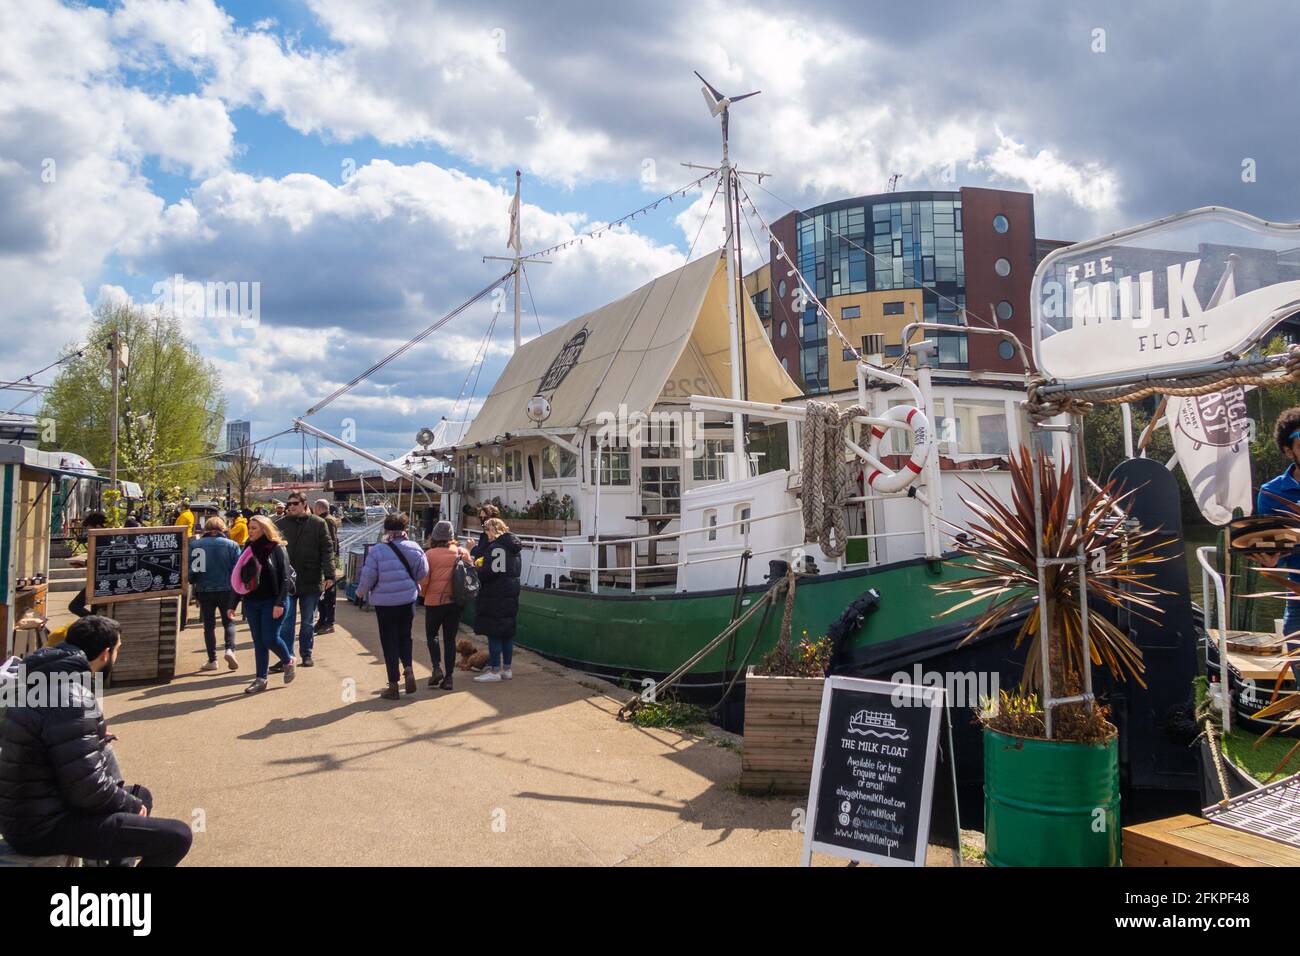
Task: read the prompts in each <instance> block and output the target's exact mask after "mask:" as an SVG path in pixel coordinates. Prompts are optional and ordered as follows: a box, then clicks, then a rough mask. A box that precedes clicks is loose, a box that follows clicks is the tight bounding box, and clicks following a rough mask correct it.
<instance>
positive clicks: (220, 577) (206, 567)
mask: <svg viewBox="0 0 1300 956" xmlns="http://www.w3.org/2000/svg"><path fill="white" fill-rule="evenodd" d="M239 554H240V547H239V545H237V544H235V542H233V541H231V540H230V539H229V538H227V537H226V523H225V522H224V521H222V520H221V519H220V518H218V517H215V516H213V517H211V518H209V519H208V520H207V521H206V522H205V523H204V525H203V537H201V538H199V539H198V540H197V541H194V542H193V543H192V544H191V545H190V583H191V584H193V585H194V586H195V588H196V589H197V590H198V595H199V619H200V620H201V621H202V622H203V644H204V646H205V647H206V648H207V651H208V659H207V662H206V663H205V664H203V666H202V667H200V668H199V670H201V671H214V670H216V669H217V615H218V614H220V615H221V633H222V637H223V638H224V639H225V645H226V655H225V657H226V666H227V667H229V668H230V669H231V670H232V671H233V670H238V669H239V659H238V658H237V657H235V621H234V617H233V612H234V609H235V599H236V598H237V597H238V595H236V594H235V590H234V588H233V587H232V586H231V584H230V572H231V571H233V570H234V569H235V562H236V561H238V560H239Z"/></svg>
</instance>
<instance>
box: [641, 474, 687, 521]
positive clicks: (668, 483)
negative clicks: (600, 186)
mask: <svg viewBox="0 0 1300 956" xmlns="http://www.w3.org/2000/svg"><path fill="white" fill-rule="evenodd" d="M681 510H682V469H681V466H680V465H660V464H654V465H642V466H641V513H642V514H643V515H675V514H681Z"/></svg>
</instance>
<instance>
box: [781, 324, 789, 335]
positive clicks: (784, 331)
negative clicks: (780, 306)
mask: <svg viewBox="0 0 1300 956" xmlns="http://www.w3.org/2000/svg"><path fill="white" fill-rule="evenodd" d="M789 334H790V325H789V323H787V322H785V321H784V320H782V322H781V338H785V337H786V336H787V335H789Z"/></svg>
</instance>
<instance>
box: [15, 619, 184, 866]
mask: <svg viewBox="0 0 1300 956" xmlns="http://www.w3.org/2000/svg"><path fill="white" fill-rule="evenodd" d="M121 642H122V639H121V635H120V633H119V631H118V625H117V622H116V621H113V620H111V619H109V618H106V617H100V616H99V615H97V614H92V615H89V616H87V617H83V618H81V619H80V620H78V621H77V622H76V623H74V624H73V625H72V627H70V628H69V629H68V637H67V640H66V641H65V642H64V643H63V644H59V645H56V646H54V647H43V648H41V649H40V650H39V651H37V652H36V653H34V654H30V655H28V656H27V657H25V658H24V659H23V662H22V667H23V669H24V677H25V680H26V683H27V688H26V694H25V699H20V700H19V701H17V702H16V703H15V705H14V706H11V707H9V708H8V709H7V710H6V711H5V715H4V719H3V721H0V834H3V836H4V838H5V840H6V841H8V843H9V845H10V846H11V847H13V849H14V850H15V851H16V852H18V853H22V854H26V855H28V856H55V855H59V854H70V855H73V856H80V857H85V858H88V859H92V860H119V859H123V858H129V857H140V865H141V866H175V865H176V864H177V863H179V862H180V861H181V860H182V859H184V857H185V854H186V853H188V852H189V850H190V841H191V840H192V839H193V835H192V834H191V833H190V828H189V827H188V826H187V825H186V824H185V823H183V822H182V821H180V820H162V819H156V818H154V817H151V816H149V813H150V812H151V811H152V809H153V797H152V795H151V794H150V793H149V791H148V790H146V789H145V788H144V787H142V786H140V785H139V784H136V785H134V786H131V787H127V786H126V785H125V784H123V782H122V781H120V780H116V779H114V774H113V773H112V772H111V770H110V764H109V762H108V759H107V757H106V755H105V749H106V748H107V747H108V743H109V741H110V739H111V738H110V737H109V736H108V733H107V730H106V728H105V725H104V716H103V711H101V710H100V707H99V702H98V701H97V700H96V699H95V693H94V690H93V689H92V681H91V677H90V675H92V674H104V675H107V674H108V672H109V670H110V669H111V668H112V666H113V664H114V662H115V661H116V660H117V653H118V649H119V647H120V646H121ZM56 675H57V676H56ZM39 684H43V687H41V688H40V689H39V690H38V689H37V685H39Z"/></svg>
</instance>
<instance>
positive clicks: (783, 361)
mask: <svg viewBox="0 0 1300 956" xmlns="http://www.w3.org/2000/svg"><path fill="white" fill-rule="evenodd" d="M781 367H782V368H783V369H785V370H786V371H787V372H788V371H790V360H789V359H788V358H784V357H782V359H781Z"/></svg>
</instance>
